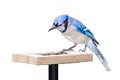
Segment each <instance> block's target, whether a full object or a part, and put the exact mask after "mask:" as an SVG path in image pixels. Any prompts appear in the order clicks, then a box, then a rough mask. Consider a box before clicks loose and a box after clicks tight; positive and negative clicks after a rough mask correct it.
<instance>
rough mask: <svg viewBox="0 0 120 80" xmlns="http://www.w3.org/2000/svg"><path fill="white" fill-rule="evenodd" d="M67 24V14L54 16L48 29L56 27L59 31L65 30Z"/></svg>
mask: <svg viewBox="0 0 120 80" xmlns="http://www.w3.org/2000/svg"><path fill="white" fill-rule="evenodd" d="M67 26H68V15H60V16H58V17H56V18H55V20H54V22H53V25H52V27H51V28H50V29H49V30H48V31H51V30H53V29H58V30H59V31H60V32H65V31H66V29H67Z"/></svg>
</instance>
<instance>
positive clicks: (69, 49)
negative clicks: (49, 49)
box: [62, 48, 73, 51]
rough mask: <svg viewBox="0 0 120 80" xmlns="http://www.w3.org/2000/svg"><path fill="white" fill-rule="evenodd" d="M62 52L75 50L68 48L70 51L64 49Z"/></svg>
mask: <svg viewBox="0 0 120 80" xmlns="http://www.w3.org/2000/svg"><path fill="white" fill-rule="evenodd" d="M62 51H73V49H71V48H68V49H63V50H62Z"/></svg>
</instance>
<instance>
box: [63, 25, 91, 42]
mask: <svg viewBox="0 0 120 80" xmlns="http://www.w3.org/2000/svg"><path fill="white" fill-rule="evenodd" d="M62 35H63V36H64V37H65V38H67V39H68V40H70V41H72V42H74V43H78V44H86V43H87V42H88V41H89V40H90V38H89V37H88V36H86V35H84V34H82V33H80V32H78V31H76V29H75V28H74V27H73V26H71V27H69V28H68V29H67V30H66V32H64V33H62Z"/></svg>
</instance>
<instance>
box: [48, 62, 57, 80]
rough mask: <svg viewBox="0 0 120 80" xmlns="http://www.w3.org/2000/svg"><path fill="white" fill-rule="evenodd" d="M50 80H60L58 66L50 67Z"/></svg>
mask: <svg viewBox="0 0 120 80" xmlns="http://www.w3.org/2000/svg"><path fill="white" fill-rule="evenodd" d="M49 80H58V64H51V65H49Z"/></svg>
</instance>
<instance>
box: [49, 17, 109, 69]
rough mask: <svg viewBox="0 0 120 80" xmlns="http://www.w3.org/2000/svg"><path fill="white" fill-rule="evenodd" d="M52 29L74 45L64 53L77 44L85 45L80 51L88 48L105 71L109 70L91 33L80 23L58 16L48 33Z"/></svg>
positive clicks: (70, 18)
mask: <svg viewBox="0 0 120 80" xmlns="http://www.w3.org/2000/svg"><path fill="white" fill-rule="evenodd" d="M53 29H58V31H60V32H61V33H62V35H63V36H64V37H65V38H66V39H68V40H69V41H71V42H73V43H74V45H73V46H72V47H70V48H68V49H64V50H65V51H67V50H72V48H74V47H76V46H77V44H85V48H84V49H83V50H82V49H80V51H82V52H85V51H86V47H88V48H89V49H90V50H91V51H92V52H93V53H95V55H96V56H97V57H98V59H99V60H100V62H101V63H102V64H103V66H104V67H105V69H106V71H110V70H111V69H110V67H109V66H108V62H107V60H106V59H105V57H104V56H103V55H102V53H101V52H100V50H99V49H98V48H97V45H99V42H98V41H97V40H96V39H95V37H94V35H93V33H92V32H91V31H90V30H89V29H88V28H87V27H86V26H85V25H83V24H82V23H81V22H80V21H78V20H76V19H74V18H72V17H70V16H68V15H60V16H58V17H56V18H55V20H54V22H53V25H52V27H51V28H50V29H49V30H48V31H51V30H53Z"/></svg>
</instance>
